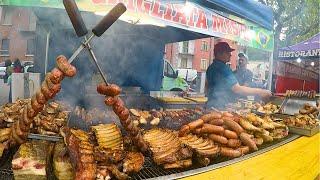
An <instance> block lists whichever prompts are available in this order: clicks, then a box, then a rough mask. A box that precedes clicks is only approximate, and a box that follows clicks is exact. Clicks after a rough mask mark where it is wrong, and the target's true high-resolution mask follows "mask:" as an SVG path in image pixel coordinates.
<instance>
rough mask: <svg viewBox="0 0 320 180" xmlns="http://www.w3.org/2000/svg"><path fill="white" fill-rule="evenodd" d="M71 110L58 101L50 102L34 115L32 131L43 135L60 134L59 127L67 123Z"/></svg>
mask: <svg viewBox="0 0 320 180" xmlns="http://www.w3.org/2000/svg"><path fill="white" fill-rule="evenodd" d="M68 116H69V112H68V111H63V108H62V107H61V106H60V105H59V104H58V103H56V102H50V103H49V104H46V105H45V106H44V109H43V110H42V111H41V112H40V113H39V114H38V115H37V116H36V117H34V122H33V128H32V130H31V132H33V133H36V134H43V135H53V136H57V135H59V129H60V128H62V127H63V126H66V125H67V120H68Z"/></svg>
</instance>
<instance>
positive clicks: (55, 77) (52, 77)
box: [49, 68, 64, 84]
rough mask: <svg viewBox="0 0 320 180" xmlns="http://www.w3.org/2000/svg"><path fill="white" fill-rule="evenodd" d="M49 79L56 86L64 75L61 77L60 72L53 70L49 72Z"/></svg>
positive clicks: (56, 69)
mask: <svg viewBox="0 0 320 180" xmlns="http://www.w3.org/2000/svg"><path fill="white" fill-rule="evenodd" d="M49 78H50V80H51V82H52V83H54V84H58V83H60V82H61V81H62V80H63V78H64V75H63V72H62V71H60V70H59V69H58V68H53V69H52V70H51V75H50V76H49Z"/></svg>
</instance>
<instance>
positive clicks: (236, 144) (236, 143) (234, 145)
mask: <svg viewBox="0 0 320 180" xmlns="http://www.w3.org/2000/svg"><path fill="white" fill-rule="evenodd" d="M227 146H228V147H231V148H237V147H240V146H241V141H240V140H239V139H229V140H228V143H227Z"/></svg>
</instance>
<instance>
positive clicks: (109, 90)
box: [97, 83, 121, 97]
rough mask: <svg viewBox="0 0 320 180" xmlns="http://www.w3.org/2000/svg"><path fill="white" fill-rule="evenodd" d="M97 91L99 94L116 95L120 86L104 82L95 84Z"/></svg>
mask: <svg viewBox="0 0 320 180" xmlns="http://www.w3.org/2000/svg"><path fill="white" fill-rule="evenodd" d="M97 91H98V93H99V94H103V95H107V96H112V97H114V96H118V95H119V94H120V92H121V88H120V87H119V86H117V85H115V84H109V85H108V86H107V85H106V84H104V83H101V84H99V85H98V86H97Z"/></svg>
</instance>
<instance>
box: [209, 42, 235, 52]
mask: <svg viewBox="0 0 320 180" xmlns="http://www.w3.org/2000/svg"><path fill="white" fill-rule="evenodd" d="M213 50H214V52H232V51H234V49H233V48H231V47H230V46H229V44H228V43H227V42H218V43H217V44H216V45H214V49H213Z"/></svg>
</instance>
